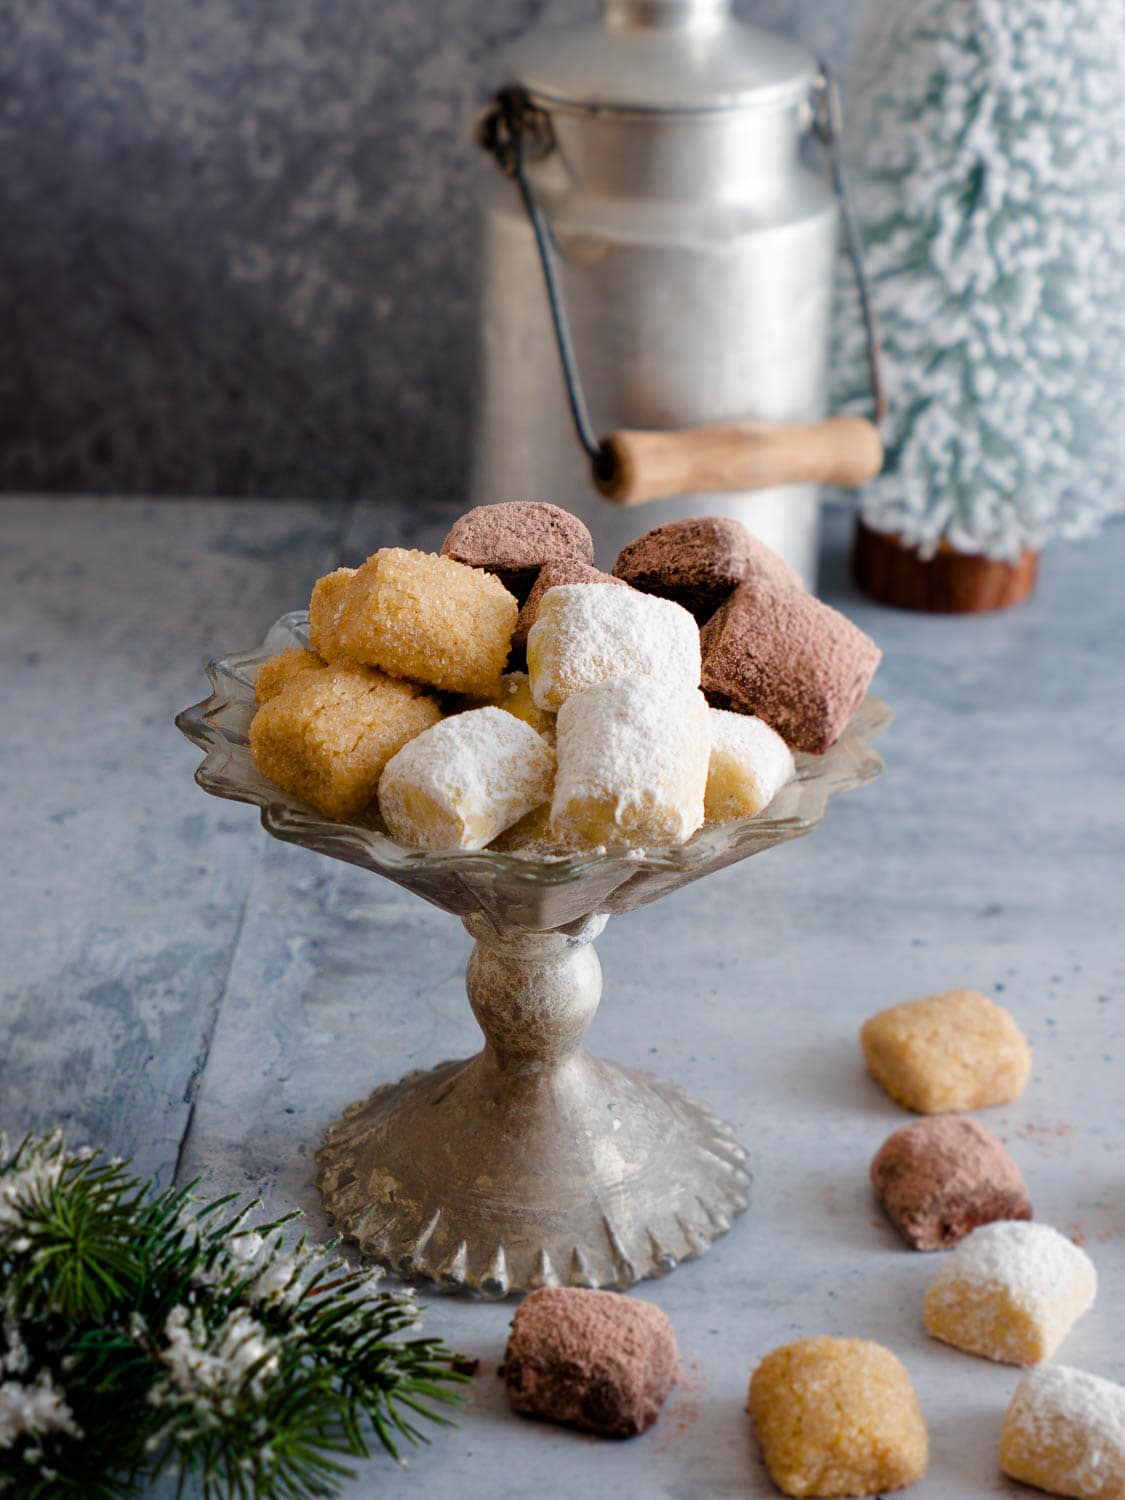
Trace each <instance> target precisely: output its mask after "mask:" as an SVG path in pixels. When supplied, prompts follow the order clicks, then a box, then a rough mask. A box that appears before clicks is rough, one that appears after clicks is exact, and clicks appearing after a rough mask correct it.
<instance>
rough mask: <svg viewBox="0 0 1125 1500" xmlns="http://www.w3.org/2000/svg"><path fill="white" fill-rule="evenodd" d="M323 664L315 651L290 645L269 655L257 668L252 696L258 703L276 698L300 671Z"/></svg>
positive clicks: (318, 667) (316, 667) (309, 670)
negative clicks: (277, 652)
mask: <svg viewBox="0 0 1125 1500" xmlns="http://www.w3.org/2000/svg"><path fill="white" fill-rule="evenodd" d="M324 665H325V664H324V662H323V661H322V660H321V659H320V657H319V656H317V654H316V652H315V651H306V650H305V649H304V647H302V646H291V647H290V648H289V650H288V651H282V652H281V653H280V655H278V656H271V657H270V658H269V660H268V661H264V662H263V663H262V665H261V666H260V667H259V668H258V675H257V677H255V678H254V697H255V698H256V699H257V701H258V703H260V704H261V703H268V702H269V700H270V699H271V698H276V697H277V695H278V693H280V692H281V690H282V688H284V687H287V686H288V685H289V683H291V682H292V681H293V679H294V677H299V676H300V674H301V673H302V672H315V671H318V670H319V669H320V668H321V667H323V666H324Z"/></svg>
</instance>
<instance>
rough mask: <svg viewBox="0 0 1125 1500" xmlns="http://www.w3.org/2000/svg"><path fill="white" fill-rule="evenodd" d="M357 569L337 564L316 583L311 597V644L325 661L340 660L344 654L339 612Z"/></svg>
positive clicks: (341, 610) (341, 609) (340, 612)
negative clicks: (341, 645)
mask: <svg viewBox="0 0 1125 1500" xmlns="http://www.w3.org/2000/svg"><path fill="white" fill-rule="evenodd" d="M355 571H356V570H355V569H354V568H337V569H336V570H335V572H333V573H326V574H325V575H324V577H323V578H318V579H317V581H316V582H315V583H314V584H313V591H312V597H311V598H310V600H309V645H310V646H311V647H312V649H313V650H314V651H315V652H316V653H317V654H318V655H319V656H322V657H323V658H324V660H325V661H339V660H340V658H341V657H342V656H343V655H344V653H343V651H341V650H340V635H339V632H340V615H341V614H342V612H343V608H344V596H345V595H346V594H347V591H348V585H349V584H350V583H351V581H352V579H353V578H354V577H355Z"/></svg>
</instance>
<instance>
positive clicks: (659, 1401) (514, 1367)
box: [501, 1287, 679, 1438]
mask: <svg viewBox="0 0 1125 1500" xmlns="http://www.w3.org/2000/svg"><path fill="white" fill-rule="evenodd" d="M678 1369H679V1350H678V1349H677V1347H676V1335H675V1334H674V1333H673V1331H672V1325H671V1324H670V1323H669V1322H668V1319H667V1318H666V1317H665V1316H664V1314H663V1313H662V1312H661V1311H660V1309H659V1308H658V1307H656V1306H654V1305H653V1304H652V1303H651V1302H642V1301H641V1300H640V1299H639V1298H637V1297H627V1296H625V1295H624V1294H623V1293H621V1292H596V1291H586V1290H585V1289H583V1288H580V1287H544V1288H542V1289H540V1290H539V1291H537V1292H532V1294H531V1296H530V1297H528V1298H527V1299H526V1300H525V1301H524V1302H523V1303H522V1304H521V1306H520V1307H519V1308H518V1309H517V1311H516V1315H515V1317H514V1318H513V1319H512V1328H511V1332H510V1334H509V1335H508V1347H507V1349H506V1350H505V1351H504V1363H503V1365H502V1367H501V1375H502V1376H503V1379H504V1384H505V1386H506V1388H507V1393H508V1401H509V1403H510V1405H511V1407H512V1410H513V1411H516V1412H521V1413H523V1414H524V1415H525V1416H529V1417H540V1418H543V1419H544V1420H546V1421H548V1422H560V1423H562V1424H563V1425H564V1426H567V1427H581V1428H583V1429H585V1430H586V1431H587V1432H596V1433H598V1434H599V1435H600V1436H602V1437H613V1438H627V1437H634V1436H635V1435H636V1434H637V1433H641V1432H644V1431H646V1429H647V1428H649V1427H651V1426H652V1424H653V1423H654V1422H655V1421H656V1419H657V1417H658V1416H659V1415H660V1408H661V1407H662V1406H663V1404H664V1401H665V1398H666V1397H667V1395H668V1393H669V1391H670V1390H671V1389H672V1387H673V1386H674V1385H675V1383H676V1377H677V1372H678Z"/></svg>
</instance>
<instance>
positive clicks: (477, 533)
mask: <svg viewBox="0 0 1125 1500" xmlns="http://www.w3.org/2000/svg"><path fill="white" fill-rule="evenodd" d="M441 550H442V552H443V553H444V555H445V556H446V557H452V558H453V559H454V561H455V562H461V563H468V565H469V567H470V568H483V569H485V571H486V572H489V573H495V574H496V576H497V578H499V579H500V581H501V583H502V584H503V585H504V587H505V588H507V589H510V590H511V592H512V593H513V594H515V596H516V598H517V599H521V600H522V599H526V597H527V594H528V591H529V590H530V588H531V585H532V584H533V583H534V582H535V578H536V575H537V574H538V572H539V569H540V568H541V567H542V566H543V564H544V563H548V562H558V561H560V560H561V559H563V558H574V559H576V560H577V561H578V562H584V563H592V562H593V561H594V541H593V538H592V537H591V535H590V533H589V531H587V529H586V527H585V526H584V525H583V524H582V522H581V521H580V520H579V519H578V517H577V516H572V515H571V514H570V512H569V511H565V510H561V509H560V508H559V506H557V505H548V504H547V503H546V502H545V501H543V500H508V501H505V502H503V503H502V504H500V505H477V506H475V507H474V508H473V509H472V510H469V511H466V512H465V514H464V515H463V516H462V517H461V518H460V519H459V520H457V521H454V523H453V526H452V529H451V530H450V533H449V535H448V536H447V537H446V539H445V541H444V542H442V544H441Z"/></svg>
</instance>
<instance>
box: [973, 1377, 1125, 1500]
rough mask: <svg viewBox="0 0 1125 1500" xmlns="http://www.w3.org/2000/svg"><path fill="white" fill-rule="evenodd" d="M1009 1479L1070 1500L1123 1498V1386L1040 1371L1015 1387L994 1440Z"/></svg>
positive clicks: (1095, 1378) (1124, 1450)
mask: <svg viewBox="0 0 1125 1500" xmlns="http://www.w3.org/2000/svg"><path fill="white" fill-rule="evenodd" d="M1000 1467H1001V1469H1002V1470H1003V1471H1004V1473H1005V1474H1007V1475H1008V1476H1009V1478H1011V1479H1018V1480H1020V1481H1021V1483H1023V1484H1033V1485H1035V1486H1036V1488H1037V1489H1041V1490H1046V1491H1047V1492H1048V1493H1049V1494H1052V1495H1068V1496H1071V1497H1072V1500H1125V1386H1121V1385H1117V1384H1116V1383H1115V1382H1114V1381H1112V1380H1103V1379H1101V1377H1100V1376H1097V1375H1088V1374H1087V1373H1086V1372H1085V1371H1084V1370H1074V1369H1071V1368H1070V1367H1069V1366H1067V1365H1047V1366H1045V1367H1044V1368H1043V1369H1041V1370H1033V1371H1032V1372H1031V1374H1030V1375H1025V1376H1024V1378H1023V1379H1022V1380H1021V1381H1020V1383H1019V1385H1018V1386H1017V1387H1016V1393H1015V1395H1014V1396H1013V1397H1012V1402H1011V1405H1010V1406H1009V1407H1008V1413H1007V1416H1006V1417H1005V1418H1004V1430H1003V1433H1002V1434H1001V1437H1000Z"/></svg>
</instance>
